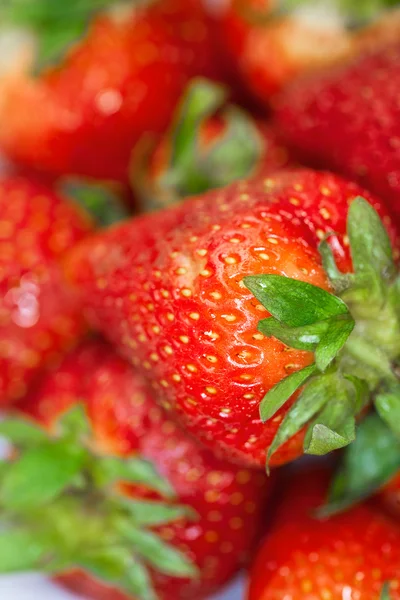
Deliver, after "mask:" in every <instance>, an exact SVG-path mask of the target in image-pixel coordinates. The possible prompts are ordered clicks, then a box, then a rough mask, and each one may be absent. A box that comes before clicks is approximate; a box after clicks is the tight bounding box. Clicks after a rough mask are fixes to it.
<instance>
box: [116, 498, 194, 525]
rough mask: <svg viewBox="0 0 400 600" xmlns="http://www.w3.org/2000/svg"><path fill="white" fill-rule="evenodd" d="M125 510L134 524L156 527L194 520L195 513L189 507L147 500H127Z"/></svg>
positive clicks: (124, 503)
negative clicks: (178, 521) (180, 520)
mask: <svg viewBox="0 0 400 600" xmlns="http://www.w3.org/2000/svg"><path fill="white" fill-rule="evenodd" d="M123 505H124V506H125V508H126V509H127V510H128V511H129V513H130V515H131V517H132V519H133V522H134V523H135V524H136V525H140V526H155V525H162V524H164V523H170V522H171V521H177V520H179V519H185V520H186V519H190V518H194V516H195V513H193V511H192V510H191V509H190V508H189V507H188V506H179V505H172V504H165V503H163V502H152V501H145V500H125V501H124V502H123Z"/></svg>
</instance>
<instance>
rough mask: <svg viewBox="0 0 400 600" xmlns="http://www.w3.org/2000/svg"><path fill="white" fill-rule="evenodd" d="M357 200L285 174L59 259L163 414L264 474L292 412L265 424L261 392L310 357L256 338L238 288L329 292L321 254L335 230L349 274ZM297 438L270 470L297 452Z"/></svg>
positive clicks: (320, 182)
mask: <svg viewBox="0 0 400 600" xmlns="http://www.w3.org/2000/svg"><path fill="white" fill-rule="evenodd" d="M359 194H362V195H364V196H366V198H367V199H369V200H370V202H371V203H372V204H373V205H374V206H375V207H376V209H377V210H378V211H380V213H381V215H382V216H385V217H386V219H385V220H386V222H387V223H388V228H389V230H390V232H391V234H392V237H393V236H394V229H393V227H392V226H391V225H390V218H389V215H388V214H387V213H385V210H384V208H383V206H382V204H380V203H379V202H378V201H376V200H372V198H371V197H370V196H369V195H368V194H365V193H364V192H363V190H361V189H360V188H359V187H358V186H357V185H355V184H353V183H349V182H346V181H344V180H342V179H340V178H338V177H336V176H334V175H331V174H325V173H316V172H313V171H288V172H283V171H282V172H281V173H278V174H276V175H275V176H273V177H267V178H256V179H252V180H247V181H241V182H238V183H234V184H232V185H231V186H228V187H226V188H224V189H222V190H216V191H213V192H209V193H208V194H205V195H204V196H201V197H198V198H196V199H194V200H187V201H186V202H185V203H183V204H182V205H181V206H178V207H175V208H173V209H170V210H165V211H163V212H160V213H157V214H156V215H154V216H153V215H151V216H145V217H141V218H139V219H135V220H132V221H130V222H127V223H126V224H124V225H123V226H122V227H120V228H114V229H112V230H109V231H108V232H106V233H104V234H101V235H98V236H96V237H94V238H92V239H91V240H89V241H88V242H87V243H86V244H85V243H83V244H81V245H80V247H78V248H77V249H76V251H75V252H73V253H71V254H70V255H69V256H68V258H67V261H66V263H67V264H66V270H67V272H68V276H69V277H71V278H72V279H74V280H75V282H76V284H77V286H78V288H79V289H80V290H81V292H82V296H83V301H84V302H85V306H86V308H87V316H88V318H89V320H90V321H91V323H92V324H93V326H94V327H96V328H99V329H100V330H101V331H102V332H103V333H104V334H105V335H106V336H107V337H108V339H109V340H110V341H111V342H112V343H113V344H114V345H115V346H116V347H117V348H118V350H119V351H120V352H121V353H122V354H123V355H124V356H125V357H127V359H128V360H130V361H131V362H132V363H133V364H134V365H135V366H137V368H139V369H141V370H142V371H143V373H144V374H145V376H146V377H148V378H149V379H150V381H151V384H152V386H153V388H154V389H155V390H156V392H157V397H159V398H160V400H161V403H162V405H163V406H164V407H165V408H167V409H168V410H171V411H172V412H173V413H175V414H176V415H177V416H178V418H179V419H180V420H181V421H182V422H183V423H184V425H185V426H186V427H187V428H188V429H189V430H190V432H192V433H193V434H194V435H196V436H198V437H200V438H201V439H202V440H203V442H205V443H206V444H207V445H209V446H210V447H211V448H213V449H214V450H215V451H217V452H219V453H220V454H222V455H223V456H225V457H226V458H229V459H230V460H235V461H238V462H240V463H242V464H247V465H253V466H261V465H263V464H264V461H265V449H266V448H268V446H269V445H270V443H271V440H272V438H273V436H274V434H275V432H276V430H277V428H278V426H279V423H280V422H281V420H282V418H283V415H284V414H285V412H286V411H287V409H288V407H289V406H290V404H291V402H289V403H288V405H285V407H283V409H281V410H280V412H279V413H277V415H276V416H275V417H274V418H273V419H271V420H270V421H268V422H267V423H266V424H262V423H261V421H260V419H259V403H260V401H261V399H262V398H263V396H264V394H265V393H266V392H267V391H268V390H269V389H271V387H272V386H273V385H275V384H276V383H277V382H278V381H280V380H281V379H282V378H284V377H285V376H286V375H288V374H289V373H291V372H292V371H294V370H298V369H300V368H302V367H304V366H305V365H307V364H309V363H310V362H311V360H312V354H310V353H307V352H304V351H299V350H293V349H289V348H287V347H286V346H285V345H284V344H283V343H281V342H278V341H277V340H276V339H275V338H269V339H267V338H263V336H262V335H261V334H260V333H259V332H258V331H257V323H258V321H259V319H260V318H263V317H267V316H268V313H267V312H266V311H265V310H264V309H263V308H262V307H261V305H259V304H258V302H257V301H256V300H255V298H254V297H253V296H252V295H251V294H250V293H249V292H248V291H247V289H246V288H244V286H243V284H242V279H243V277H244V276H246V275H249V274H258V273H275V274H284V275H286V276H288V277H294V278H297V279H302V280H306V281H308V282H309V283H313V284H315V285H318V286H320V287H323V288H327V287H328V283H327V279H326V276H325V273H324V271H323V269H322V266H321V263H320V258H319V255H318V252H317V244H318V242H319V239H320V238H321V237H323V236H324V234H325V233H326V232H329V231H336V232H338V234H339V235H338V236H337V237H336V238H334V239H333V241H332V245H333V248H334V250H335V253H336V255H337V258H338V262H339V264H340V267H341V268H342V269H343V270H344V271H346V270H349V269H350V268H351V261H350V258H349V253H348V248H347V246H346V243H347V239H346V237H344V234H345V231H346V224H345V219H346V216H347V209H348V203H349V201H350V200H351V199H352V198H354V197H355V196H357V195H359ZM301 437H302V436H301V435H298V436H296V437H294V438H292V440H290V441H289V442H288V444H287V445H286V446H283V447H282V448H281V449H280V450H279V451H278V452H277V453H276V454H275V455H274V456H273V459H272V460H273V461H274V464H279V463H284V462H287V461H289V460H292V459H294V458H296V457H297V456H299V455H300V454H302V439H301Z"/></svg>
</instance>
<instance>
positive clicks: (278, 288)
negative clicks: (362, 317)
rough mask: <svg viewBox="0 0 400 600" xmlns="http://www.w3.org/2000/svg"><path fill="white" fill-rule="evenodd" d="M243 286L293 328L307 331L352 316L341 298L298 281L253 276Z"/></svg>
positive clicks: (245, 280)
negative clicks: (307, 326)
mask: <svg viewBox="0 0 400 600" xmlns="http://www.w3.org/2000/svg"><path fill="white" fill-rule="evenodd" d="M243 282H244V284H245V286H246V287H247V288H248V289H249V290H250V291H251V292H252V294H254V296H255V297H256V298H257V300H258V301H259V302H260V303H261V304H262V305H263V306H264V307H265V308H266V309H267V310H268V312H270V313H271V315H272V316H273V317H275V319H277V320H278V321H280V322H282V323H284V324H285V325H288V326H289V327H304V326H305V325H312V324H313V323H317V322H319V321H324V320H326V319H331V318H332V317H337V316H339V315H345V314H348V312H349V311H348V308H347V306H346V304H345V303H344V302H343V300H341V299H340V298H338V297H337V296H334V295H333V294H330V293H329V292H326V291H325V290H323V289H322V288H319V287H316V286H315V285H312V284H311V283H307V282H305V281H300V280H298V279H290V278H289V277H283V276H282V275H250V276H248V277H245V278H244V279H243Z"/></svg>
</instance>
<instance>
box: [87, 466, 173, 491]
mask: <svg viewBox="0 0 400 600" xmlns="http://www.w3.org/2000/svg"><path fill="white" fill-rule="evenodd" d="M93 476H94V478H95V481H96V483H97V485H99V486H100V487H104V486H106V487H107V486H111V485H114V484H115V483H117V482H120V481H124V482H126V483H139V484H143V485H145V486H147V487H148V488H149V489H152V490H154V491H156V492H159V493H160V494H161V495H162V496H164V497H165V498H174V497H175V490H174V489H173V488H172V486H171V485H170V484H169V482H168V481H167V480H166V479H164V478H163V477H161V476H160V475H159V473H157V471H156V469H155V468H154V465H153V464H152V463H151V462H149V461H147V460H144V459H141V458H138V457H132V458H131V457H126V458H114V457H111V456H104V457H102V459H101V460H100V461H97V462H95V464H94V465H93Z"/></svg>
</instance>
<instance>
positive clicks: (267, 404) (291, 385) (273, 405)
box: [260, 364, 316, 423]
mask: <svg viewBox="0 0 400 600" xmlns="http://www.w3.org/2000/svg"><path fill="white" fill-rule="evenodd" d="M315 371H316V366H315V364H312V365H309V366H308V367H304V369H301V370H300V371H296V372H295V373H292V374H291V375H288V377H285V378H284V379H282V380H281V381H280V382H279V383H277V384H276V385H275V386H274V387H273V388H272V389H271V390H269V392H267V393H266V394H265V396H264V398H263V399H262V400H261V403H260V418H261V420H262V421H263V423H265V421H268V419H270V418H271V417H273V416H274V414H275V413H276V412H277V411H278V410H279V409H280V408H281V407H282V406H283V405H284V404H285V402H286V401H287V400H289V398H290V397H291V396H292V395H293V394H294V393H295V391H296V390H297V389H298V388H299V387H301V386H302V385H304V383H305V382H306V381H307V380H308V379H309V378H310V377H311V376H312V375H313V374H314V373H315Z"/></svg>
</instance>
